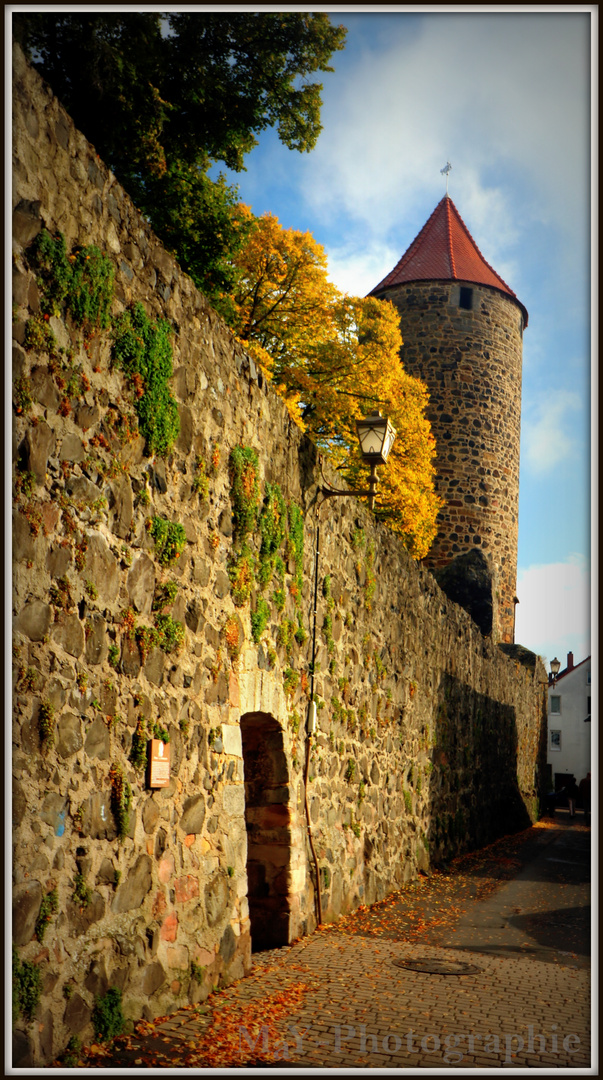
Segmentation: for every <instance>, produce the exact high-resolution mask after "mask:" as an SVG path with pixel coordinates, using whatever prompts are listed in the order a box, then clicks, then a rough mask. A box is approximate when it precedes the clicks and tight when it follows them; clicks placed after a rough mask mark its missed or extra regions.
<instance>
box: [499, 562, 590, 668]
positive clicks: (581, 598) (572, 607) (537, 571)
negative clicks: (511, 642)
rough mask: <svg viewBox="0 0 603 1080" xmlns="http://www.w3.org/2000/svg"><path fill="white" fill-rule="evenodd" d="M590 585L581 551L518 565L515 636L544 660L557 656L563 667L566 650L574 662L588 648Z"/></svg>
mask: <svg viewBox="0 0 603 1080" xmlns="http://www.w3.org/2000/svg"><path fill="white" fill-rule="evenodd" d="M590 588H591V586H590V567H589V563H588V560H587V559H585V558H584V556H582V555H571V556H570V557H569V559H568V560H567V562H558V563H549V564H548V565H544V566H528V567H527V568H524V569H522V568H521V567H520V569H519V571H518V575H517V595H518V597H519V601H520V602H519V604H518V605H517V608H516V622H515V640H516V641H517V642H518V644H520V645H524V646H525V647H526V648H527V649H531V650H532V652H535V653H538V655H539V656H543V657H545V658H546V660H547V661H550V660H551V659H552V658H553V656H557V657H558V658H559V660H560V661H561V663H562V666H563V667H565V660H566V657H567V653H568V652H573V654H574V663H576V664H577V663H579V662H580V661H581V660H584V659H585V657H587V656H589V655H590V652H591V644H590Z"/></svg>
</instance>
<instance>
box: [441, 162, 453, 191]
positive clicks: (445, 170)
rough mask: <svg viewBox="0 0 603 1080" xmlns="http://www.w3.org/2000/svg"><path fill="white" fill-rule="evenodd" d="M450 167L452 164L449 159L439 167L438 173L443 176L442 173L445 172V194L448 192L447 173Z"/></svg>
mask: <svg viewBox="0 0 603 1080" xmlns="http://www.w3.org/2000/svg"><path fill="white" fill-rule="evenodd" d="M451 168H452V165H451V164H450V162H449V161H447V162H446V164H445V165H444V168H443V169H440V173H441V174H442V176H444V174H446V194H448V173H449V172H450V170H451Z"/></svg>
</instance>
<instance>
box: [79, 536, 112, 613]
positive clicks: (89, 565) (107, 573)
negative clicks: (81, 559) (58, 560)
mask: <svg viewBox="0 0 603 1080" xmlns="http://www.w3.org/2000/svg"><path fill="white" fill-rule="evenodd" d="M87 539H88V549H87V551H86V565H85V568H84V574H85V577H86V579H87V580H88V581H91V582H92V584H93V585H95V586H96V588H97V590H98V597H99V600H100V602H101V603H103V602H104V603H113V602H114V601H115V599H116V597H117V593H118V590H119V565H118V562H117V559H116V558H115V556H114V555H113V554H112V552H111V549H110V548H109V545H108V543H107V541H106V540H105V538H104V536H103V535H102V533H99V532H96V531H93V530H90V531H89V532H88V534H87Z"/></svg>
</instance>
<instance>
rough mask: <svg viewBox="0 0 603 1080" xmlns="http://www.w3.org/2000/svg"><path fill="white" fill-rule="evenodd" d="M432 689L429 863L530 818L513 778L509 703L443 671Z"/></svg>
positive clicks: (514, 746)
mask: <svg viewBox="0 0 603 1080" xmlns="http://www.w3.org/2000/svg"><path fill="white" fill-rule="evenodd" d="M438 697H439V701H440V705H439V707H438V711H437V713H436V715H435V717H434V730H433V733H432V747H431V770H430V826H429V833H428V842H429V850H430V856H431V860H432V862H434V863H436V864H437V863H438V861H441V860H444V859H446V860H448V859H450V858H451V857H453V856H454V855H456V854H458V853H460V852H461V851H468V850H472V849H475V848H479V847H483V846H484V845H486V844H489V843H491V842H492V841H493V840H496V839H497V838H498V837H500V836H505V835H506V834H507V833H513V832H518V831H519V830H520V829H526V828H528V827H529V826H530V825H531V824H532V822H531V820H530V816H529V813H528V810H527V808H526V805H525V803H524V800H523V798H522V795H521V791H520V789H519V785H518V782H517V759H518V735H517V724H516V715H515V709H514V708H513V707H512V706H510V705H504V704H502V703H501V702H499V701H495V700H494V699H493V698H490V697H488V696H487V695H485V694H479V693H476V692H475V691H474V690H472V689H471V687H469V686H467V685H466V684H465V683H463V682H461V681H460V680H458V679H456V678H454V677H453V676H451V675H448V674H444V676H443V678H442V680H441V682H440V686H439V692H438ZM428 767H429V766H428Z"/></svg>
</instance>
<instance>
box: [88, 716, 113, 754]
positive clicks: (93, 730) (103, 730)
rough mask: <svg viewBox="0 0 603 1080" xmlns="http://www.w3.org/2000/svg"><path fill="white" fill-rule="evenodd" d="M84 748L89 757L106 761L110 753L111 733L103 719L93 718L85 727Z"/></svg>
mask: <svg viewBox="0 0 603 1080" xmlns="http://www.w3.org/2000/svg"><path fill="white" fill-rule="evenodd" d="M84 749H85V751H86V753H87V755H88V757H91V758H99V759H100V761H107V759H108V758H109V756H110V754H111V735H110V733H109V729H108V727H107V725H106V724H105V722H104V720H101V719H100V718H97V719H96V720H93V721H92V723H91V724H90V726H89V727H88V729H87V735H86V742H85V744H84Z"/></svg>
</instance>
